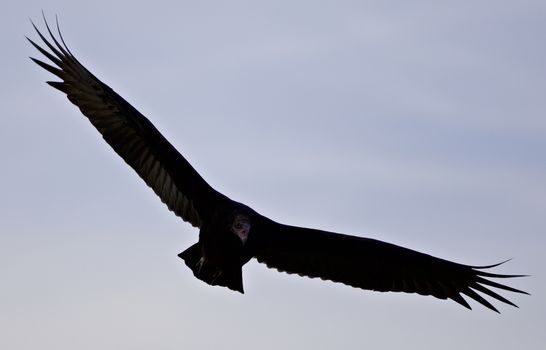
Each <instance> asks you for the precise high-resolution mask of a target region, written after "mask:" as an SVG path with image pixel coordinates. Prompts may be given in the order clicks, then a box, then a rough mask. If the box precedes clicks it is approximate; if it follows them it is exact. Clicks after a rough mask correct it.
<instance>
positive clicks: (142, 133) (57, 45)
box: [27, 19, 527, 312]
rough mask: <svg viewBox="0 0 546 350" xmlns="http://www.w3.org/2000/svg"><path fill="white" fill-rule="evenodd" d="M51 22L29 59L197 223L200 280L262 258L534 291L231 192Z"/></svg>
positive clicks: (455, 285)
mask: <svg viewBox="0 0 546 350" xmlns="http://www.w3.org/2000/svg"><path fill="white" fill-rule="evenodd" d="M44 21H45V19H44ZM45 25H46V28H47V31H48V33H49V36H50V39H47V38H46V37H45V36H44V35H43V34H42V33H41V32H40V31H39V30H38V29H37V28H36V26H35V25H34V24H33V26H34V29H35V30H36V32H37V33H38V36H39V37H40V39H41V40H42V41H43V43H44V44H45V48H44V47H41V46H39V45H38V44H36V43H35V42H34V41H32V40H31V39H28V38H27V39H28V40H29V42H30V43H31V44H32V45H33V46H34V47H35V48H36V49H37V50H38V51H39V52H40V53H41V54H43V55H44V56H45V57H46V58H47V59H48V60H49V61H50V62H48V63H45V62H43V61H40V60H38V59H35V58H31V59H32V60H33V61H34V62H36V63H37V64H38V65H39V66H40V67H42V68H44V69H46V70H47V71H49V72H51V73H53V74H54V75H56V76H57V77H58V78H60V79H61V81H48V82H47V83H48V84H49V85H51V86H53V87H54V88H56V89H58V90H60V91H62V92H63V93H65V94H66V95H67V97H68V99H69V100H70V101H71V102H72V103H73V104H74V105H76V106H77V107H78V108H79V109H80V111H81V112H82V113H83V115H85V116H86V117H87V118H88V119H89V121H90V122H91V124H93V126H94V127H95V128H96V129H97V130H98V131H99V132H100V134H101V135H102V137H103V138H104V140H105V141H106V142H107V143H108V144H109V145H110V146H111V147H112V148H113V149H114V151H115V152H116V153H117V154H118V155H119V156H120V157H121V158H123V160H124V161H125V162H126V163H127V164H129V165H130V166H131V167H132V168H133V169H134V170H135V171H136V172H137V173H138V175H140V177H141V178H142V179H143V180H144V181H145V182H146V184H147V185H148V186H150V187H151V188H152V189H153V190H154V192H155V193H156V194H157V195H158V196H159V198H160V199H161V201H162V202H163V203H165V204H166V205H167V207H168V208H169V210H171V211H172V212H174V213H175V214H176V215H177V216H179V217H180V218H182V219H183V220H184V221H187V222H189V223H190V224H191V225H193V226H195V227H197V228H199V241H198V242H197V243H196V244H194V245H192V246H191V247H189V248H188V249H186V250H185V251H184V252H182V253H180V254H179V256H180V257H181V258H182V259H183V260H184V262H185V263H186V265H187V266H188V267H189V268H190V269H191V270H192V271H193V274H194V275H195V276H196V277H197V278H199V279H200V280H202V281H204V282H206V283H208V284H211V285H219V286H224V287H228V288H230V289H233V290H236V291H239V292H241V293H243V280H242V266H243V265H244V264H246V263H247V262H248V261H249V260H250V259H252V258H256V259H257V260H258V261H259V262H261V263H264V264H266V265H267V266H268V267H271V268H275V269H277V270H279V271H283V272H287V273H295V274H298V275H300V276H307V277H319V278H321V279H324V280H331V281H334V282H341V283H344V284H347V285H350V286H353V287H357V288H362V289H368V290H375V291H380V292H387V291H391V292H406V293H418V294H421V295H432V296H434V297H437V298H440V299H451V300H454V301H456V302H457V303H459V304H461V305H463V306H465V307H467V308H469V309H470V306H469V304H468V303H467V302H466V300H465V299H464V298H463V295H465V296H467V297H470V298H471V299H474V300H475V301H477V302H479V303H480V304H482V305H484V306H486V307H487V308H489V309H491V310H494V311H497V309H496V308H495V307H494V306H493V305H492V304H491V303H490V302H489V301H488V300H486V299H485V298H484V297H483V295H486V296H488V297H491V298H493V299H496V300H498V301H501V302H503V303H506V304H510V305H513V306H516V305H515V304H513V303H512V302H511V301H509V300H508V299H506V298H505V297H503V296H501V295H499V294H498V292H495V291H494V290H493V289H492V288H495V289H500V290H505V291H510V292H515V293H524V294H527V293H526V292H524V291H521V290H518V289H515V288H512V287H509V286H506V285H504V284H500V283H498V282H494V281H492V280H491V278H511V277H520V275H501V274H495V273H490V272H487V271H484V270H486V269H489V268H492V267H495V266H497V265H499V264H496V265H490V266H479V267H478V266H469V265H462V264H458V263H454V262H451V261H447V260H443V259H440V258H436V257H433V256H431V255H427V254H423V253H419V252H417V251H414V250H410V249H407V248H403V247H399V246H396V245H394V244H390V243H386V242H381V241H378V240H374V239H369V238H362V237H356V236H349V235H344V234H338V233H332V232H326V231H321V230H315V229H309V228H302V227H294V226H288V225H284V224H280V223H277V222H274V221H273V220H271V219H269V218H267V217H265V216H263V215H260V214H258V213H257V212H255V211H254V210H253V209H252V208H250V207H248V206H246V205H244V204H242V203H238V202H236V201H233V200H231V199H230V198H228V197H226V196H225V195H223V194H221V193H220V192H218V191H216V190H215V189H214V188H212V187H211V186H210V185H209V184H208V183H207V182H206V181H205V180H204V179H203V178H202V177H201V176H200V175H199V174H198V173H197V171H195V169H194V168H193V167H192V166H191V165H190V164H189V163H188V161H187V160H186V159H185V158H184V157H183V156H182V155H181V154H180V153H179V152H178V151H177V150H176V149H175V148H174V147H173V146H172V145H171V144H170V143H169V141H167V139H165V138H164V137H163V135H161V133H160V132H159V131H158V130H157V129H156V128H155V127H154V126H153V125H152V123H151V122H150V121H149V120H148V119H147V118H146V117H144V116H143V115H142V114H141V113H140V112H139V111H137V110H136V109H135V108H134V107H133V106H131V105H130V104H129V103H128V102H127V101H125V100H124V99H123V98H122V97H121V96H120V95H118V94H117V93H116V92H115V91H114V90H112V89H111V88H110V87H109V86H108V85H106V84H104V83H103V82H102V81H100V80H99V79H98V78H97V77H95V76H94V75H93V74H92V73H91V72H90V71H89V70H87V69H86V68H85V67H84V66H83V65H82V64H81V63H80V62H79V61H78V60H77V59H76V58H75V57H74V55H73V54H72V53H71V52H70V50H69V49H68V47H67V46H66V44H65V42H64V39H63V38H62V35H61V32H60V30H58V25H57V31H58V38H57V37H55V35H54V34H53V33H52V31H51V29H50V28H49V26H48V24H47V22H45ZM497 312H498V311H497Z"/></svg>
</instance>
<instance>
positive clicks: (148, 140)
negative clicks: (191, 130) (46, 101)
mask: <svg viewBox="0 0 546 350" xmlns="http://www.w3.org/2000/svg"><path fill="white" fill-rule="evenodd" d="M44 21H45V18H44ZM32 25H33V26H34V29H36V32H37V33H38V35H39V36H40V38H41V39H42V41H43V42H44V44H45V45H46V46H47V47H48V48H49V50H50V51H47V50H45V49H44V48H42V47H40V46H39V45H37V44H36V43H35V42H34V41H32V40H30V39H28V38H27V39H28V40H29V41H30V43H31V44H32V45H33V46H34V47H35V48H36V49H37V50H38V51H40V52H41V53H42V54H43V55H44V56H45V57H47V58H48V59H49V60H50V61H51V63H53V64H54V65H55V66H53V65H51V64H47V63H44V62H42V61H39V60H37V59H35V58H31V59H32V60H33V61H34V62H36V63H37V64H38V65H39V66H41V67H42V68H44V69H46V70H47V71H49V72H51V73H53V74H54V75H56V76H57V77H59V78H61V80H62V81H60V82H56V81H48V82H47V83H48V84H49V85H51V86H53V87H54V88H56V89H58V90H60V91H62V92H64V93H65V94H66V95H67V97H68V99H69V100H70V101H71V102H72V103H73V104H75V105H76V106H77V107H79V109H80V110H81V112H82V113H83V114H84V115H85V116H86V117H87V118H88V119H89V121H90V122H91V124H93V126H95V128H97V130H98V131H99V132H100V133H101V134H102V137H103V138H104V140H106V142H107V143H108V144H109V145H110V146H111V147H112V148H113V149H114V151H116V153H117V154H119V155H120V156H121V157H122V158H123V160H125V162H127V164H129V165H130V166H131V167H132V168H133V169H134V170H135V171H136V172H137V173H138V174H139V175H140V177H141V178H142V179H143V180H144V181H145V182H146V184H147V185H148V186H150V187H151V188H152V189H153V190H154V192H155V193H156V194H157V195H158V196H159V197H160V198H161V201H163V202H164V203H165V204H166V205H167V206H168V208H169V209H170V210H172V211H173V212H174V213H175V214H176V215H178V216H179V217H181V218H182V219H184V220H185V221H188V222H189V223H191V224H192V225H193V226H196V227H200V226H201V224H202V222H203V221H204V220H207V218H208V217H209V216H210V215H212V214H211V211H212V210H213V208H214V204H217V203H219V202H222V201H225V200H228V199H227V197H225V196H224V195H222V194H220V193H219V192H217V191H215V190H214V189H213V188H212V187H211V186H210V185H208V184H207V183H206V182H205V180H204V179H203V178H202V177H201V176H200V175H199V174H198V173H197V171H196V170H195V169H194V168H193V167H192V166H191V165H190V163H189V162H188V161H187V160H186V159H184V157H183V156H182V155H181V154H180V153H179V152H178V151H177V150H176V149H175V148H174V147H173V146H172V145H171V144H170V143H169V141H167V139H165V137H163V135H161V133H160V132H159V131H158V130H157V129H156V128H155V127H154V126H153V125H152V123H151V122H150V121H149V120H148V119H147V118H146V117H144V116H143V115H142V114H141V113H140V112H139V111H137V110H136V109H135V108H134V107H133V106H131V105H130V104H129V103H128V102H127V101H125V100H124V99H123V98H122V97H121V96H120V95H118V94H117V93H116V92H115V91H114V90H112V89H111V88H110V87H109V86H107V85H106V84H104V83H103V82H102V81H100V80H99V79H98V78H97V77H95V76H94V75H93V74H92V73H91V72H89V71H88V70H87V69H86V68H85V67H84V66H83V65H82V64H81V63H80V62H79V61H78V60H77V59H76V58H75V57H74V55H72V53H71V52H70V50H69V49H68V48H67V46H66V44H65V43H64V40H63V38H62V36H61V33H60V30H58V33H59V39H56V38H55V36H54V35H53V34H52V32H51V30H50V28H49V26H48V24H47V22H46V27H47V30H48V32H49V35H50V37H51V40H52V41H53V43H51V42H50V41H49V40H47V39H46V38H45V37H44V35H42V33H40V31H39V30H38V29H37V28H36V26H35V25H34V23H33V24H32ZM57 29H58V24H57ZM59 40H60V41H61V43H62V45H61V43H59Z"/></svg>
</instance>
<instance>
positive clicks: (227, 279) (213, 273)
mask: <svg viewBox="0 0 546 350" xmlns="http://www.w3.org/2000/svg"><path fill="white" fill-rule="evenodd" d="M178 256H179V257H180V258H181V259H182V260H184V263H185V264H186V265H187V266H188V267H189V268H190V269H191V270H192V271H193V275H194V276H195V277H197V278H199V279H200V280H201V281H203V282H206V283H208V284H210V285H211V286H222V287H227V288H229V289H232V290H234V291H237V292H240V293H244V290H243V271H242V269H241V267H234V268H219V267H217V266H215V265H212V264H210V263H208V262H207V260H206V259H205V258H204V256H203V251H202V250H201V245H200V244H199V243H195V244H194V245H192V246H191V247H189V248H188V249H186V250H184V251H183V252H182V253H180V254H178Z"/></svg>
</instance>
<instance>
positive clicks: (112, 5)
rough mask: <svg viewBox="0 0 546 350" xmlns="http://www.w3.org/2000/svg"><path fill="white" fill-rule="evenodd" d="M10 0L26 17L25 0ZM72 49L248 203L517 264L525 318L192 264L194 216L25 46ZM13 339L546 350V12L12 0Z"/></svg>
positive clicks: (8, 262) (451, 254) (4, 84)
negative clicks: (119, 147)
mask: <svg viewBox="0 0 546 350" xmlns="http://www.w3.org/2000/svg"><path fill="white" fill-rule="evenodd" d="M6 6H7V7H6ZM41 9H43V10H44V11H45V12H46V15H47V16H48V18H50V19H51V20H54V15H55V14H58V15H59V18H60V22H61V28H62V30H63V33H64V37H65V39H66V41H67V43H68V45H69V46H70V48H71V50H72V51H73V52H74V53H75V54H76V56H77V57H78V58H79V59H80V61H81V62H82V63H84V64H85V65H86V66H87V68H89V69H90V70H91V71H92V72H93V73H94V74H95V75H97V76H98V77H99V78H101V79H102V80H103V81H104V82H106V83H107V84H109V85H110V86H111V87H112V88H114V89H115V90H116V91H117V92H118V93H120V94H121V95H122V96H124V97H125V98H126V99H127V100H128V101H130V102H131V103H132V104H133V105H134V106H135V107H136V108H137V109H139V110H140V111H141V112H142V113H144V114H145V115H146V116H148V118H149V119H150V120H151V121H152V122H153V123H154V124H155V125H156V126H157V127H158V129H159V130H160V131H162V132H163V134H164V135H165V136H166V137H167V138H168V139H169V140H170V141H171V142H172V143H173V144H174V145H175V146H176V147H177V148H178V149H179V150H180V151H181V152H182V153H183V154H184V155H185V156H186V157H187V159H188V160H189V161H190V162H191V163H192V164H193V165H194V167H195V168H196V169H197V170H198V171H199V172H200V173H201V174H202V176H203V177H204V178H205V179H206V180H207V181H208V182H209V183H210V184H212V185H213V186H214V187H215V188H216V189H218V190H219V191H221V192H223V193H225V194H226V195H228V196H229V197H231V198H233V199H235V200H238V201H242V202H245V203H247V204H248V205H250V206H252V207H253V208H255V209H256V210H257V211H258V212H260V213H262V214H265V215H267V216H270V217H271V218H273V219H275V220H278V221H281V222H285V223H288V224H294V225H301V226H310V227H314V228H320V229H324V230H332V231H337V232H344V233H349V234H355V235H361V236H367V237H373V238H377V239H381V240H386V241H389V242H392V243H395V244H399V245H403V246H407V247H410V248H413V249H416V250H419V251H424V252H427V253H430V254H432V255H436V256H440V257H443V258H447V259H450V260H454V261H457V262H462V263H467V264H472V265H484V264H491V263H495V262H498V261H501V260H505V259H508V258H513V260H512V261H510V262H509V263H507V264H505V265H503V266H501V267H499V268H498V269H497V270H496V271H498V272H501V273H526V274H531V275H532V277H529V278H525V279H519V280H513V281H511V284H512V285H513V286H515V287H517V288H521V289H524V290H527V291H529V292H531V294H533V296H531V297H528V296H522V295H509V293H507V294H506V295H507V296H509V297H510V299H511V300H513V301H514V302H515V303H516V304H518V305H519V306H520V308H519V309H516V308H513V307H510V306H506V305H498V304H496V305H497V306H498V307H499V309H500V311H501V313H502V314H501V315H498V314H495V313H493V312H491V311H489V310H487V309H485V308H483V307H481V306H480V305H477V304H476V303H472V304H471V305H472V306H473V307H474V310H473V311H468V310H465V309H464V308H462V307H460V306H459V305H457V304H456V303H454V302H449V301H441V300H435V299H433V298H430V297H428V298H427V297H421V296H415V295H407V294H395V293H386V294H381V293H375V292H365V291H361V290H356V289H352V288H349V287H346V286H343V285H339V284H334V283H327V282H323V281H318V280H311V279H304V278H300V277H295V276H289V275H286V274H280V273H278V272H276V271H273V270H268V269H267V268H266V267H265V266H263V265H260V264H258V263H256V262H254V261H253V262H250V263H249V264H247V265H246V266H245V269H244V278H245V290H246V294H245V295H239V294H236V293H233V292H231V291H229V290H227V289H225V288H218V287H210V286H208V285H206V284H204V283H202V282H201V281H199V280H197V279H195V278H194V277H193V275H192V274H191V271H190V270H189V269H188V268H187V267H186V266H185V265H184V264H183V262H182V261H181V260H180V259H179V258H178V257H177V256H176V255H177V254H178V253H179V252H181V251H183V250H184V249H186V248H187V247H188V246H189V245H191V244H193V243H194V242H196V241H197V231H196V230H195V229H193V228H191V227H190V225H188V224H186V223H184V222H182V221H181V220H179V219H178V218H177V217H175V216H174V215H172V213H170V212H169V211H168V210H166V207H164V205H163V204H162V203H161V202H160V201H159V200H158V198H156V196H155V195H154V194H153V192H152V191H151V190H150V189H149V188H147V187H146V186H145V185H144V183H143V181H142V180H141V179H140V178H138V176H137V175H136V174H135V173H133V171H132V170H131V169H130V168H129V167H128V166H127V165H126V164H125V163H124V162H123V161H121V160H120V159H119V158H118V157H117V155H115V153H114V152H113V151H112V150H111V149H110V148H109V146H108V145H106V143H105V142H103V140H102V139H101V138H100V136H99V134H98V133H97V132H96V131H95V130H94V129H93V128H92V127H91V125H90V124H89V123H88V121H87V120H85V118H83V117H82V116H81V114H80V113H79V111H78V110H77V109H76V108H75V107H74V106H72V105H71V104H70V103H69V102H68V100H67V99H66V98H65V97H64V96H63V95H62V94H61V93H59V92H57V91H55V90H53V89H52V88H50V87H49V86H47V85H46V84H44V81H45V80H51V79H52V76H51V75H50V74H48V73H47V72H46V71H44V70H42V69H41V68H39V67H38V66H36V65H34V64H32V62H30V60H29V59H28V56H31V55H32V56H35V57H39V53H37V52H35V51H34V50H33V48H32V47H30V45H29V44H28V43H27V42H26V40H25V39H24V35H27V36H30V37H31V38H37V36H36V34H35V33H33V31H32V27H31V25H30V23H29V21H28V18H29V17H30V18H32V19H33V20H34V21H35V22H36V23H37V24H39V26H42V22H41V12H40V11H41ZM0 19H1V21H0V29H1V30H0V37H1V42H2V46H3V50H2V54H1V55H0V66H1V67H2V68H1V70H2V75H1V77H2V79H1V80H0V92H1V94H0V96H1V97H0V99H1V103H0V159H2V171H1V175H0V176H1V180H2V181H0V193H1V196H0V278H1V280H2V283H1V287H0V329H2V335H1V336H0V348H2V349H37V348H39V349H44V350H46V349H56V350H58V349H150V348H154V349H194V348H212V347H214V346H218V347H220V346H221V347H222V348H225V349H240V350H246V349H279V348H288V349H290V348H293V349H295V348H300V349H301V348H303V349H305V348H309V349H310V348H313V349H333V348H336V347H340V346H342V347H344V348H345V349H362V348H364V347H368V348H372V349H392V348H401V347H403V348H404V349H427V348H428V349H432V348H441V349H461V348H464V349H486V348H487V349H514V348H522V349H542V348H543V346H544V342H545V341H546V334H545V333H544V327H545V326H546V299H545V298H544V295H545V294H546V278H545V277H544V267H545V266H546V257H545V255H544V248H545V247H546V215H545V214H546V115H545V112H546V95H545V92H546V65H545V62H546V46H545V44H544V43H545V34H546V3H545V2H544V1H542V0H537V1H526V0H520V1H492V0H491V1H480V0H478V1H472V2H470V1H467V2H461V1H441V2H438V1H411V2H408V1H339V0H338V1H274V2H273V1H267V2H266V1H235V0H233V1H223V2H222V1H201V2H196V1H192V2H190V1H177V2H174V1H173V2H165V1H153V2H141V3H137V2H134V1H99V0H97V1H87V2H81V3H80V2H76V1H48V2H47V5H44V4H43V2H40V1H20V2H17V3H16V2H15V1H10V2H8V3H7V4H5V5H4V9H3V11H2V13H1V14H0Z"/></svg>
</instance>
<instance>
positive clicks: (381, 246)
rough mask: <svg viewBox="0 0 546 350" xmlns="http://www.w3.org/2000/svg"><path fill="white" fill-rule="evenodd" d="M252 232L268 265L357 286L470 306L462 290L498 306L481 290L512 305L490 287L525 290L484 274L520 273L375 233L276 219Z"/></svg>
mask: <svg viewBox="0 0 546 350" xmlns="http://www.w3.org/2000/svg"><path fill="white" fill-rule="evenodd" d="M256 235H257V236H258V237H257V238H255V243H254V245H255V252H256V253H255V257H256V258H257V260H258V261H259V262H261V263H264V264H266V265H267V266H268V267H271V268H275V269H277V270H279V271H282V272H287V273H295V274H298V275H300V276H307V277H312V278H314V277H318V278H321V279H325V280H330V281H334V282H341V283H344V284H347V285H350V286H353V287H356V288H362V289H368V290H374V291H380V292H387V291H391V292H406V293H417V294H421V295H432V296H434V297H436V298H440V299H451V300H453V301H455V302H457V303H459V304H461V305H463V306H464V307H466V308H469V309H470V306H469V305H468V303H467V302H466V301H465V300H464V298H463V296H462V295H465V296H467V297H469V298H471V299H474V300H475V301H477V302H479V303H480V304H482V305H484V306H485V307H487V308H489V309H491V310H493V311H497V312H498V310H497V309H496V308H495V307H494V306H493V305H492V304H491V303H490V302H488V301H487V300H486V299H485V298H483V297H482V295H480V294H478V293H477V292H481V293H483V294H484V295H486V296H489V297H491V298H493V299H496V300H498V301H500V302H503V303H506V304H509V305H512V306H515V304H514V303H512V302H511V301H509V300H507V299H506V298H504V297H503V296H501V295H499V294H497V293H495V292H494V291H492V290H491V289H489V288H488V287H494V288H497V289H502V290H507V291H510V292H515V293H524V294H527V293H526V292H524V291H521V290H518V289H515V288H512V287H508V286H505V285H503V284H500V283H497V282H493V281H490V280H489V279H486V278H484V277H483V276H487V277H489V278H507V277H521V276H520V275H500V274H490V273H487V272H483V271H481V270H480V269H483V268H491V267H494V266H485V267H473V266H468V265H462V264H458V263H454V262H451V261H447V260H444V259H440V258H436V257H433V256H431V255H427V254H423V253H419V252H417V251H414V250H410V249H407V248H403V247H399V246H396V245H394V244H390V243H386V242H381V241H378V240H374V239H369V238H362V237H356V236H349V235H344V234H337V233H332V232H326V231H320V230H313V229H307V228H299V227H293V226H287V225H281V224H277V223H270V224H269V225H266V229H264V230H263V231H262V232H259V234H256Z"/></svg>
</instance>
